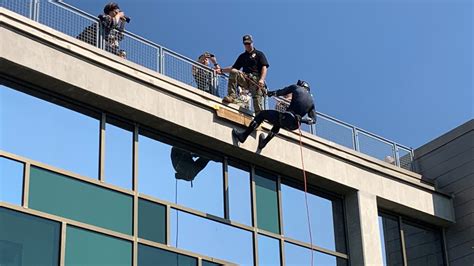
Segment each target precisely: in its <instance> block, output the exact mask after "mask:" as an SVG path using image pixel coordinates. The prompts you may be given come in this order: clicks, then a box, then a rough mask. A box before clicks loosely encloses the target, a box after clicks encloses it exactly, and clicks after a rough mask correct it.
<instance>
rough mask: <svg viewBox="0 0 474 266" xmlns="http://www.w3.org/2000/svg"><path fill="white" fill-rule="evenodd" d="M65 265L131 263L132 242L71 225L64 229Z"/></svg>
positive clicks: (91, 265)
mask: <svg viewBox="0 0 474 266" xmlns="http://www.w3.org/2000/svg"><path fill="white" fill-rule="evenodd" d="M65 261H66V263H65V264H66V265H68V266H70V265H77V266H79V265H88V266H93V265H97V266H99V265H117V266H119V265H132V243H131V242H128V241H126V240H122V239H118V238H115V237H111V236H107V235H103V234H100V233H96V232H92V231H88V230H85V229H80V228H76V227H72V226H68V227H67V231H66V259H65Z"/></svg>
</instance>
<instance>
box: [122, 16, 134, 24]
mask: <svg viewBox="0 0 474 266" xmlns="http://www.w3.org/2000/svg"><path fill="white" fill-rule="evenodd" d="M120 19H121V20H125V22H127V23H130V20H131V18H130V17H127V16H123V17H121V18H120Z"/></svg>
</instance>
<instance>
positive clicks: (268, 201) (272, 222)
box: [255, 171, 280, 234]
mask: <svg viewBox="0 0 474 266" xmlns="http://www.w3.org/2000/svg"><path fill="white" fill-rule="evenodd" d="M255 192H256V198H257V225H258V228H260V229H264V230H267V231H270V232H273V233H276V234H279V233H280V229H279V222H278V197H277V184H276V181H275V180H273V179H271V177H270V176H268V175H265V174H263V173H261V172H258V171H256V172H255Z"/></svg>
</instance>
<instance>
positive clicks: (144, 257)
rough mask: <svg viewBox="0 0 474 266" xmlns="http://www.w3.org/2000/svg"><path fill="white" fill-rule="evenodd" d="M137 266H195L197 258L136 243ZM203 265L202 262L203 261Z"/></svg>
mask: <svg viewBox="0 0 474 266" xmlns="http://www.w3.org/2000/svg"><path fill="white" fill-rule="evenodd" d="M138 265H139V266H196V265H197V260H196V259H195V258H192V257H188V256H185V255H181V254H177V253H174V252H171V251H167V250H163V249H159V248H154V247H149V246H145V245H140V244H139V245H138ZM203 265H204V263H203Z"/></svg>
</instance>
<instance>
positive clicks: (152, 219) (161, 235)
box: [138, 199, 166, 244]
mask: <svg viewBox="0 0 474 266" xmlns="http://www.w3.org/2000/svg"><path fill="white" fill-rule="evenodd" d="M138 237H140V238H144V239H148V240H152V241H155V242H159V243H162V244H166V207H165V206H163V205H160V204H156V203H153V202H150V201H148V200H142V199H139V200H138Z"/></svg>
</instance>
